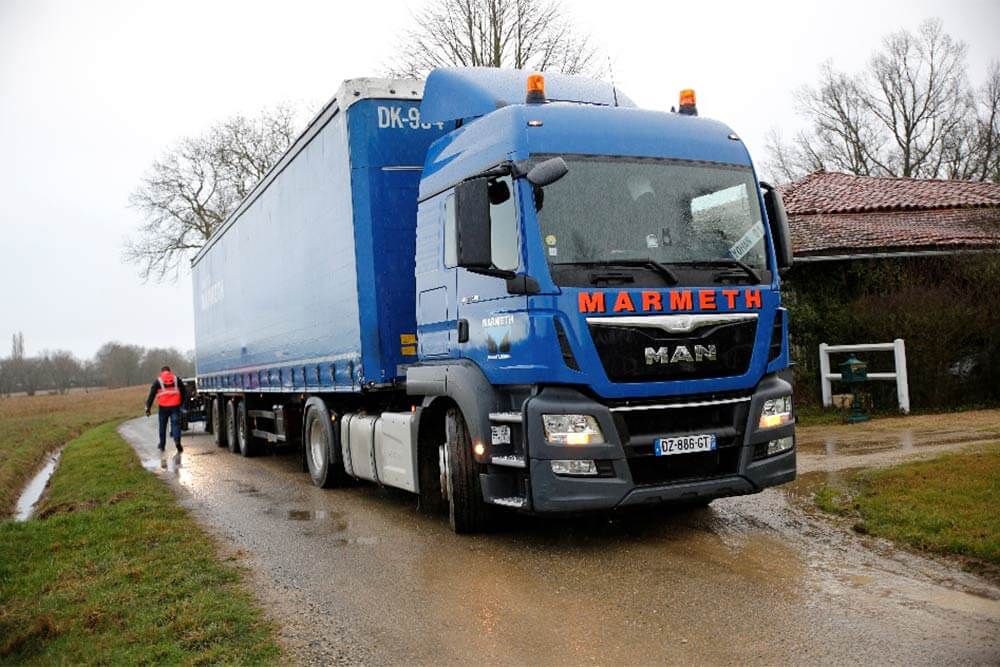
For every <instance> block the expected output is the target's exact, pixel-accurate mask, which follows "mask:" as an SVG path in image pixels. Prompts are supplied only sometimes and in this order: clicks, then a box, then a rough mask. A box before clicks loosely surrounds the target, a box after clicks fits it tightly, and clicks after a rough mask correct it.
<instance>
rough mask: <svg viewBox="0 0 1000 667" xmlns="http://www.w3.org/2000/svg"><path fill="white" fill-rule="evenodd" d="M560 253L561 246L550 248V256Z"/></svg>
mask: <svg viewBox="0 0 1000 667" xmlns="http://www.w3.org/2000/svg"><path fill="white" fill-rule="evenodd" d="M558 254H559V248H549V257H556V256H557V255H558Z"/></svg>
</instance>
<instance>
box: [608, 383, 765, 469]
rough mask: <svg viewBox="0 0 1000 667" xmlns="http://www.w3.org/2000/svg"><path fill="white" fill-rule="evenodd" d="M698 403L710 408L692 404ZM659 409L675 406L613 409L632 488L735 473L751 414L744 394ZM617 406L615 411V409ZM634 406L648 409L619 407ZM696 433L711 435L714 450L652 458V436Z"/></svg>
mask: <svg viewBox="0 0 1000 667" xmlns="http://www.w3.org/2000/svg"><path fill="white" fill-rule="evenodd" d="M714 401H722V402H714ZM701 402H707V403H710V404H709V405H697V403H701ZM685 404H694V405H685ZM661 405H667V406H669V405H677V406H678V407H657V406H656V404H652V405H648V404H647V405H642V404H619V405H612V410H613V412H612V414H613V415H614V420H615V426H616V427H617V429H618V433H619V436H620V437H621V442H622V445H623V446H624V449H625V456H626V457H627V460H628V466H629V470H630V471H631V473H632V479H633V481H634V482H635V483H636V484H666V483H671V482H678V481H682V480H693V479H711V478H714V477H725V476H727V475H734V474H736V473H737V472H738V471H739V462H740V451H741V449H742V444H743V434H744V431H745V430H746V423H747V416H748V414H749V410H750V401H749V396H746V395H739V394H725V395H710V396H687V397H684V398H683V399H676V400H675V401H674V402H673V403H662V404H661ZM616 407H617V408H619V409H617V410H615V408H616ZM637 407H638V408H648V409H628V410H623V409H621V408H637ZM700 433H714V434H715V436H716V445H717V447H718V448H717V449H716V450H715V451H713V452H697V453H693V454H674V455H670V456H655V455H654V454H653V443H654V441H655V440H656V439H657V438H663V437H668V436H678V435H691V434H700Z"/></svg>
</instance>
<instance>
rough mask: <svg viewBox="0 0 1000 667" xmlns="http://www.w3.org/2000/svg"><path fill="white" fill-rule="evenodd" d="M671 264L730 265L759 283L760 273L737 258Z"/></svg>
mask: <svg viewBox="0 0 1000 667" xmlns="http://www.w3.org/2000/svg"><path fill="white" fill-rule="evenodd" d="M671 264H675V265H677V266H713V267H714V266H731V267H732V268H734V269H739V270H740V271H742V272H743V273H745V274H746V275H747V277H749V278H750V279H751V280H753V281H754V283H760V274H758V273H757V271H755V270H754V269H753V267H751V266H750V265H749V264H747V263H746V262H742V261H740V260H738V259H706V260H699V261H697V262H671Z"/></svg>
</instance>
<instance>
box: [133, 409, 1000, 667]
mask: <svg viewBox="0 0 1000 667" xmlns="http://www.w3.org/2000/svg"><path fill="white" fill-rule="evenodd" d="M154 430H155V424H154V422H153V421H152V420H135V421H132V422H128V423H126V424H124V425H123V426H122V429H121V432H122V434H123V435H124V436H125V437H126V438H127V439H128V440H129V441H130V442H132V443H133V446H135V448H136V450H137V451H138V452H139V454H140V457H141V458H142V459H143V460H144V462H145V463H146V464H147V465H148V466H149V467H150V468H151V469H153V470H156V471H157V472H158V474H160V475H161V476H162V477H163V478H164V479H165V480H167V481H168V482H169V483H170V484H171V486H172V487H173V488H174V489H175V490H176V491H177V493H178V495H179V497H180V498H181V500H182V502H183V503H184V504H185V505H186V506H187V507H189V508H190V509H191V510H192V511H193V512H194V514H195V516H196V517H197V518H198V519H199V520H200V521H201V522H202V523H203V524H204V525H205V526H207V527H208V528H209V529H210V530H212V531H214V532H215V533H216V534H217V535H218V536H219V537H220V541H221V542H222V544H223V545H224V548H225V549H227V550H228V551H229V552H230V553H234V554H238V555H239V557H240V558H241V561H242V562H243V563H244V565H245V566H246V567H247V568H248V571H249V572H250V576H251V581H252V584H253V586H254V588H255V590H256V593H257V595H258V596H259V598H260V600H261V601H262V603H263V604H264V605H265V606H266V607H267V608H268V610H269V613H270V614H271V615H272V616H273V617H274V618H275V619H277V620H278V621H279V622H280V623H281V624H282V626H283V630H282V640H283V641H284V643H285V644H286V646H287V647H288V649H289V653H290V655H291V657H293V658H294V659H296V660H298V661H299V662H302V663H319V662H324V663H329V662H335V663H343V664H349V663H373V662H374V663H409V664H414V663H417V664H420V663H424V664H425V663H435V664H442V663H445V664H453V663H460V662H471V661H476V662H483V663H487V664H524V663H544V664H574V665H576V664H581V663H602V664H606V663H631V664H649V663H668V664H675V663H702V664H704V663H711V664H745V663H753V664H773V663H779V662H780V663H787V662H796V663H810V664H838V665H842V664H872V663H877V664H885V663H906V664H969V663H980V664H984V663H989V664H996V663H997V662H998V661H1000V589H998V588H997V587H996V586H993V585H991V584H990V583H988V582H986V581H984V580H982V579H979V578H977V577H975V576H972V575H969V574H965V573H962V572H957V571H955V570H954V568H952V567H949V566H948V565H946V564H942V563H939V562H936V561H934V560H930V559H926V558H922V557H920V556H916V555H913V554H909V553H907V552H903V551H900V550H896V549H894V548H892V547H891V546H890V545H888V544H886V543H883V542H880V541H877V540H871V539H862V538H859V537H857V536H855V535H852V534H851V533H849V532H848V531H844V530H842V529H840V528H838V527H837V526H836V525H834V524H832V523H830V522H828V521H826V520H824V519H823V518H821V517H816V516H811V515H810V514H808V513H806V512H803V511H801V510H800V509H798V508H797V506H796V504H795V503H790V502H789V501H788V499H787V496H786V492H785V491H783V490H769V491H766V492H764V493H762V494H759V495H756V496H749V497H743V498H733V499H726V500H721V501H716V502H715V503H713V504H712V506H711V507H710V508H708V509H702V510H695V511H676V510H674V511H672V510H666V509H659V510H646V511H642V512H630V513H628V514H613V515H604V516H591V517H585V518H577V519H562V520H543V519H535V518H530V517H513V518H512V519H510V520H508V521H505V522H504V524H503V525H502V526H501V527H500V528H499V529H498V530H497V531H496V532H495V533H493V534H490V535H480V536H475V537H457V536H455V535H453V534H452V533H451V532H450V530H449V528H448V525H447V521H445V520H443V519H440V518H435V517H427V516H424V515H421V514H418V513H417V512H416V508H415V502H414V501H413V499H412V498H411V497H410V496H408V495H407V494H404V493H397V492H395V491H392V490H388V489H378V488H375V487H373V486H368V485H359V486H356V487H352V488H348V489H339V490H326V491H324V490H321V489H316V488H314V487H312V486H311V485H310V483H309V480H308V477H307V476H306V475H304V474H303V473H301V472H300V471H299V462H298V459H297V458H296V457H295V456H291V455H287V456H269V457H264V458H261V459H250V460H248V459H243V458H240V457H238V456H234V455H232V454H230V453H229V452H228V451H225V450H222V449H217V448H216V447H215V446H214V445H213V444H212V442H211V440H210V438H209V437H208V436H204V435H194V436H190V437H187V438H186V439H185V443H184V445H185V454H184V458H183V461H182V462H181V464H180V465H177V464H176V463H175V462H173V461H171V462H170V463H169V465H168V466H167V468H166V469H160V467H159V460H158V459H157V457H156V451H155V444H154V443H155V434H154ZM807 435H808V431H807ZM809 442H810V441H809V440H808V439H807V440H806V441H805V443H804V446H803V455H802V463H803V466H804V467H807V466H815V467H812V468H810V469H819V467H818V466H819V465H820V463H819V461H818V459H820V458H821V457H824V456H828V455H827V454H824V453H822V452H820V451H818V450H813V448H812V447H813V446H812V445H810V444H809ZM817 447H818V446H817ZM862 456H863V455H862ZM813 459H817V461H815V462H814V461H813Z"/></svg>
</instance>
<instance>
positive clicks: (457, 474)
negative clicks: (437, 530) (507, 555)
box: [441, 408, 489, 534]
mask: <svg viewBox="0 0 1000 667" xmlns="http://www.w3.org/2000/svg"><path fill="white" fill-rule="evenodd" d="M445 437H446V442H445V445H444V449H443V456H442V459H443V463H444V470H443V471H442V477H443V479H442V480H441V481H442V483H443V485H444V487H445V493H446V494H447V497H448V519H449V521H450V522H451V528H452V530H454V531H455V532H456V533H458V534H468V533H478V532H480V531H482V530H485V529H486V527H487V525H488V523H489V513H488V510H489V508H488V507H487V505H486V502H485V501H484V500H483V490H482V487H481V486H480V484H479V466H478V465H477V464H476V460H475V458H473V455H472V441H471V439H470V438H469V428H468V426H466V424H465V418H464V417H463V416H462V412H461V411H460V410H459V409H458V408H450V409H449V410H448V412H447V413H446V415H445Z"/></svg>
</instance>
